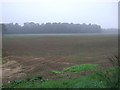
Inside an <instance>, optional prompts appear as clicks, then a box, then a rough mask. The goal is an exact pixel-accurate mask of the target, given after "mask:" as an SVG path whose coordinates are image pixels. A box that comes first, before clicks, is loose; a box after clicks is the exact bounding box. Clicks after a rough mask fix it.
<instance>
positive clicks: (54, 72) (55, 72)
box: [50, 70, 61, 74]
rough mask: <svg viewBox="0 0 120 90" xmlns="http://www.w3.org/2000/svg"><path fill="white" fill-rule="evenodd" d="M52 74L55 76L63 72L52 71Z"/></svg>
mask: <svg viewBox="0 0 120 90" xmlns="http://www.w3.org/2000/svg"><path fill="white" fill-rule="evenodd" d="M50 73H53V74H60V73H61V72H59V71H55V70H52V71H50Z"/></svg>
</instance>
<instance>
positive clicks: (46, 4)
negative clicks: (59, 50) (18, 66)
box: [0, 0, 118, 28]
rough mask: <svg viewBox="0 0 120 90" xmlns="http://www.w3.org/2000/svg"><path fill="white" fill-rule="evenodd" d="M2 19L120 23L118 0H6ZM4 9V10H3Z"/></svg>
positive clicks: (6, 20)
mask: <svg viewBox="0 0 120 90" xmlns="http://www.w3.org/2000/svg"><path fill="white" fill-rule="evenodd" d="M1 2H2V3H1V4H0V6H1V7H2V11H1V12H0V15H2V16H0V17H2V18H1V20H0V21H1V22H2V23H12V22H13V23H19V24H20V25H23V24H24V23H25V22H35V23H40V24H42V23H47V22H50V23H54V22H56V23H59V22H61V23H74V24H82V23H86V24H89V23H91V24H97V25H101V27H102V28H117V27H118V0H84V1H83V0H30V1H28V0H25V1H23V0H17V1H16V0H3V1H1ZM1 13H2V14H1Z"/></svg>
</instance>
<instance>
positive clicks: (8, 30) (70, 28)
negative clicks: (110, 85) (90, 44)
mask: <svg viewBox="0 0 120 90" xmlns="http://www.w3.org/2000/svg"><path fill="white" fill-rule="evenodd" d="M1 25H2V32H3V34H41V33H100V32H102V29H101V26H100V25H96V24H88V25H87V24H85V23H83V24H73V23H70V24H69V23H46V24H44V23H43V24H41V25H40V24H39V23H33V22H29V23H24V25H23V26H21V25H19V24H18V23H15V24H13V23H8V24H1Z"/></svg>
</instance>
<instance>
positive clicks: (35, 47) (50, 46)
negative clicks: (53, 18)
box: [2, 35, 118, 83]
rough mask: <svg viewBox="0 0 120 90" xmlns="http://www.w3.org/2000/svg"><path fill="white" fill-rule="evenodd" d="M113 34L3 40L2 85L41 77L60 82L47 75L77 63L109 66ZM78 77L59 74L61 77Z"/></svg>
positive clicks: (113, 48) (114, 46)
mask: <svg viewBox="0 0 120 90" xmlns="http://www.w3.org/2000/svg"><path fill="white" fill-rule="evenodd" d="M117 50H118V40H117V36H116V35H98V36H96V35H95V36H94V35H93V36H31V37H30V36H29V37H28V36H26V37H25V36H19V37H17V36H11V37H5V36H4V37H3V57H4V58H7V59H8V60H7V63H5V64H3V66H2V70H3V72H2V79H3V83H9V82H10V81H13V80H17V79H24V78H27V77H32V76H36V75H43V76H44V77H45V78H48V79H61V77H59V76H57V75H55V74H52V73H50V71H51V70H58V71H61V70H62V69H63V68H65V67H69V66H73V65H78V64H99V65H101V66H102V67H104V68H105V67H108V66H110V63H109V61H108V59H107V58H108V57H110V56H112V55H114V54H117V52H118V51H117ZM89 73H92V72H83V73H81V74H73V73H69V72H66V73H62V74H63V75H64V76H65V77H64V78H72V77H78V76H81V75H86V74H89Z"/></svg>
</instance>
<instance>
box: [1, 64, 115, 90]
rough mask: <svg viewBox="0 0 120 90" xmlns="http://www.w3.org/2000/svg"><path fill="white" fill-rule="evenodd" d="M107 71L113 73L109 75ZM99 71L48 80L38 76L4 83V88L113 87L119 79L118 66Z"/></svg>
mask: <svg viewBox="0 0 120 90" xmlns="http://www.w3.org/2000/svg"><path fill="white" fill-rule="evenodd" d="M81 66H83V67H88V66H89V67H92V68H91V69H90V70H93V66H94V68H96V67H98V66H97V65H90V64H86V65H80V67H81ZM75 67H76V66H75ZM84 70H86V69H84ZM78 71H79V70H78ZM106 72H109V73H111V74H110V75H109V74H108V73H106ZM98 73H100V74H101V75H103V76H105V78H106V79H104V78H103V76H100V75H99V74H98ZM98 73H93V74H89V75H86V76H81V77H76V78H71V79H64V80H48V79H44V78H43V77H42V76H37V77H33V78H27V79H24V80H16V81H14V82H11V83H9V84H6V85H3V88H111V87H113V86H115V83H116V81H117V80H116V79H115V77H116V76H114V74H115V73H117V71H116V68H112V69H108V70H105V71H103V72H98ZM105 74H106V75H105ZM115 75H116V74H115ZM101 78H102V79H101ZM107 78H110V80H109V81H112V83H111V84H110V83H108V81H107ZM114 88H115V87H114Z"/></svg>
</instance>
